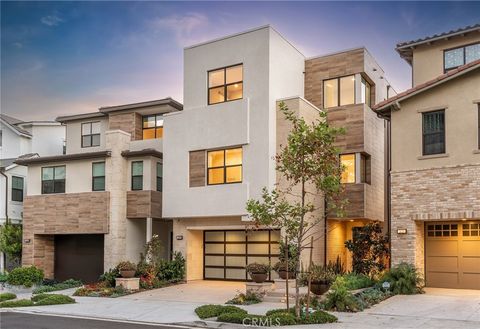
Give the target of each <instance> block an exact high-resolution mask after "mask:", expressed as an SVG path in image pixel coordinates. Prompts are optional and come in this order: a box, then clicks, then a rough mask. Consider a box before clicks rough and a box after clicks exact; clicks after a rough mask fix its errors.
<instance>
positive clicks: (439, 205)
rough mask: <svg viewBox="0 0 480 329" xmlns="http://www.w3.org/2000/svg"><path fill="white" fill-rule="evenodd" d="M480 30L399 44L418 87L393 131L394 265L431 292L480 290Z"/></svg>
mask: <svg viewBox="0 0 480 329" xmlns="http://www.w3.org/2000/svg"><path fill="white" fill-rule="evenodd" d="M479 32H480V24H477V25H474V26H467V27H464V28H461V29H458V30H455V31H449V32H445V33H441V34H437V35H433V36H428V37H425V38H421V39H418V40H413V41H409V42H403V43H400V44H398V45H397V51H398V53H399V54H400V56H401V57H402V58H403V59H405V60H406V61H407V62H408V63H409V64H410V65H411V66H412V81H413V88H411V89H409V90H407V91H405V92H402V93H400V94H398V95H396V96H394V97H392V98H390V99H388V100H386V101H384V102H381V103H379V104H377V105H376V106H375V110H376V111H377V112H378V113H379V114H380V115H382V116H384V117H385V118H386V119H387V120H389V122H390V124H391V158H392V163H391V172H390V176H391V203H392V206H391V227H392V235H391V248H392V251H391V252H392V255H391V257H392V263H393V264H394V265H395V264H399V263H401V262H408V263H411V264H414V265H415V266H416V267H417V268H419V269H420V271H421V273H422V274H423V275H424V276H425V279H426V285H427V286H430V287H444V288H470V289H480V175H479V174H480V105H479V104H480V33H479Z"/></svg>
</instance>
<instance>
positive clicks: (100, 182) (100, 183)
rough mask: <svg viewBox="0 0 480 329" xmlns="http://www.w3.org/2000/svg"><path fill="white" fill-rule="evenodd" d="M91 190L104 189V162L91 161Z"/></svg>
mask: <svg viewBox="0 0 480 329" xmlns="http://www.w3.org/2000/svg"><path fill="white" fill-rule="evenodd" d="M92 191H105V162H94V163H92Z"/></svg>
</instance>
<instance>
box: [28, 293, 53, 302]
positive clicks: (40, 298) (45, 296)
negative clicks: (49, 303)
mask: <svg viewBox="0 0 480 329" xmlns="http://www.w3.org/2000/svg"><path fill="white" fill-rule="evenodd" d="M48 296H51V295H49V294H38V295H35V296H32V298H30V300H31V301H32V302H34V303H36V302H38V301H41V300H42V299H44V298H47V297H48Z"/></svg>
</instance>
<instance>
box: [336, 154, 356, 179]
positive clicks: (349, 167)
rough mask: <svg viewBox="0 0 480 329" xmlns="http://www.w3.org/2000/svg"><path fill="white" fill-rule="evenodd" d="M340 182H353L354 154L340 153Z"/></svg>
mask: <svg viewBox="0 0 480 329" xmlns="http://www.w3.org/2000/svg"><path fill="white" fill-rule="evenodd" d="M340 164H341V166H342V167H343V172H342V183H355V154H341V155H340Z"/></svg>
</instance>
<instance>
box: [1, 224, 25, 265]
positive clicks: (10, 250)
mask: <svg viewBox="0 0 480 329" xmlns="http://www.w3.org/2000/svg"><path fill="white" fill-rule="evenodd" d="M0 251H2V252H3V253H5V254H6V255H7V256H8V257H10V258H12V259H13V260H15V261H19V260H20V259H21V257H22V225H15V224H11V223H9V222H6V223H5V225H3V226H1V227H0Z"/></svg>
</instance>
